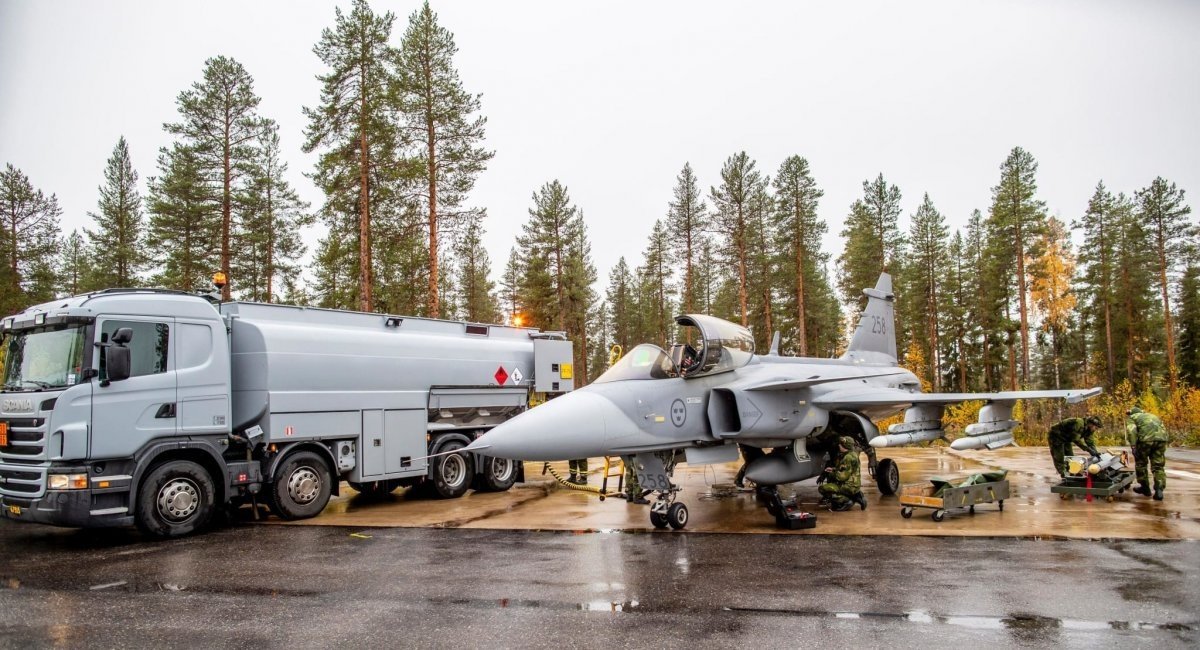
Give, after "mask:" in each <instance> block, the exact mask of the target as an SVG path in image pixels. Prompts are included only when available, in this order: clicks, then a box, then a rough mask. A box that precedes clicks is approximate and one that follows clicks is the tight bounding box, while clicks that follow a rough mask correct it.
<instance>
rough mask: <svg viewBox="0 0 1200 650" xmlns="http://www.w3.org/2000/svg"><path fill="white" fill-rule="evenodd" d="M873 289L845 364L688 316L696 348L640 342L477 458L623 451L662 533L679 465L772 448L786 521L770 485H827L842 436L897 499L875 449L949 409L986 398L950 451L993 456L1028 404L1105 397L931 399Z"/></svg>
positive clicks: (1051, 394)
mask: <svg viewBox="0 0 1200 650" xmlns="http://www.w3.org/2000/svg"><path fill="white" fill-rule="evenodd" d="M864 293H865V294H866V295H867V297H868V300H867V307H866V310H865V311H864V312H863V314H862V317H861V318H860V319H859V322H858V329H856V330H855V332H854V337H853V339H852V340H851V341H850V347H849V348H848V349H847V350H846V353H845V354H843V355H842V356H841V358H838V359H816V358H800V357H782V356H779V353H778V346H779V338H778V335H776V338H775V340H774V341H773V342H772V345H771V350H770V352H768V353H767V354H766V355H756V354H755V353H754V338H753V337H752V336H751V335H750V332H749V330H747V329H746V328H744V327H740V326H738V325H735V324H733V323H730V322H727V321H724V320H721V319H719V318H713V317H711V316H704V315H699V314H688V315H684V316H679V317H677V318H676V319H675V320H676V322H677V323H678V324H679V325H680V326H681V327H684V328H694V331H692V332H691V336H690V337H684V338H683V340H692V341H696V342H697V346H696V347H695V348H693V347H692V346H691V345H688V344H686V343H678V344H676V345H674V346H672V347H671V350H670V351H669V352H668V351H665V350H663V349H662V348H659V347H658V346H655V345H649V344H643V345H639V346H637V347H635V348H633V349H632V350H630V351H629V352H628V353H627V354H626V355H625V356H624V357H622V358H621V359H620V361H618V362H617V363H616V364H614V365H613V366H612V367H611V368H609V369H608V371H607V372H605V373H604V374H603V375H601V376H600V377H599V378H598V379H596V380H595V381H594V382H593V383H592V384H591V385H589V386H587V387H585V388H582V389H579V390H576V391H574V392H572V393H568V394H566V395H562V396H560V397H557V398H555V399H553V400H550V401H549V402H547V403H545V404H543V405H541V406H538V407H537V408H534V409H531V410H529V411H527V412H525V413H523V414H521V415H519V416H517V417H515V418H513V419H511V420H509V421H507V422H505V423H503V424H501V425H499V426H497V427H496V428H494V429H492V430H491V431H490V432H488V433H486V434H484V435H483V436H482V437H480V438H479V439H477V440H476V441H475V442H474V443H472V444H471V445H470V446H468V447H467V449H468V450H477V451H485V450H486V453H487V454H488V455H489V456H495V457H499V458H511V459H515V460H531V461H552V460H553V461H557V460H566V459H571V458H588V457H596V456H623V457H625V458H626V462H630V461H632V462H633V464H634V467H635V469H636V471H637V474H638V479H639V481H640V482H641V485H642V487H643V488H648V489H651V490H653V491H654V493H655V494H656V496H657V499H656V502H655V503H654V504H653V505H652V507H651V509H650V510H651V513H650V519H651V521H652V522H653V523H654V525H655V526H656V527H659V528H663V527H666V526H668V525H670V526H671V527H673V528H682V527H683V526H684V525H685V524H686V523H687V507H686V506H685V505H684V504H683V503H681V502H677V500H676V497H677V495H678V493H679V487H678V486H677V485H676V484H674V483H673V482H672V481H671V475H672V470H673V468H674V465H675V463H676V462H678V461H683V462H686V463H688V464H689V465H697V464H708V463H727V462H731V461H735V460H737V459H738V446H739V445H744V446H749V447H758V448H760V449H764V450H765V449H769V450H770V452H769V453H766V454H765V455H761V457H758V458H756V459H754V460H752V461H750V463H749V465H748V466H747V467H746V474H745V475H746V478H748V479H750V480H751V481H753V482H754V483H755V485H757V486H759V488H760V489H763V488H766V494H765V498H764V500H765V501H766V502H767V506H768V510H770V511H771V512H772V514H776V515H777V513H778V509H779V508H780V507H781V503H780V502H779V501H778V493H777V491H775V490H774V489H773V486H778V485H781V484H785V483H793V482H797V481H803V480H805V479H808V478H812V477H815V476H817V475H818V474H819V473H820V472H821V471H822V470H823V468H824V466H825V462H826V457H827V454H828V453H829V452H834V451H836V445H837V442H836V439H837V436H839V435H848V436H852V437H853V438H855V439H856V440H857V441H858V443H859V445H860V446H861V447H862V449H863V451H865V452H866V454H867V458H868V466H869V468H870V474H871V475H872V476H873V477H874V478H875V481H876V483H877V484H878V486H879V490H880V492H882V493H883V494H894V493H895V492H896V491H897V490H898V489H899V487H900V472H899V470H898V469H897V467H896V463H895V462H894V461H892V460H891V459H879V458H877V457H876V453H875V450H876V449H879V448H884V447H894V446H901V445H907V444H912V443H916V442H922V441H929V440H934V439H937V438H941V437H943V435H944V433H943V431H942V411H943V408H944V407H945V406H946V405H947V404H953V403H956V402H963V401H967V400H983V401H984V402H985V405H984V406H983V408H982V409H981V410H980V412H979V421H978V422H977V423H975V424H971V425H969V426H968V427H967V428H966V432H965V433H966V436H964V437H961V438H959V439H958V440H955V441H954V442H953V443H952V445H951V446H952V447H953V448H955V449H979V448H988V449H995V448H998V447H1002V446H1005V445H1009V444H1012V441H1013V439H1012V431H1013V428H1014V427H1015V426H1016V425H1017V422H1016V421H1014V420H1013V419H1012V410H1013V406H1014V404H1015V403H1016V401H1017V400H1019V399H1043V398H1059V399H1065V400H1066V401H1067V402H1069V403H1073V402H1078V401H1080V400H1084V399H1087V398H1089V397H1092V396H1095V395H1098V394H1099V393H1100V389H1099V388H1093V389H1089V390H1047V391H1012V392H1000V393H923V392H921V384H920V381H919V380H918V379H917V377H916V376H915V375H914V374H913V373H911V372H909V371H907V370H905V369H904V368H901V367H898V365H897V357H896V337H895V332H894V328H893V322H894V317H893V311H894V309H893V307H894V305H893V303H894V300H895V298H894V296H893V294H892V279H891V276H889V275H888V274H886V273H884V274H883V275H881V276H880V277H879V282H878V283H877V284H876V285H875V288H874V289H865V290H864ZM901 410H906V411H905V417H904V422H903V423H901V424H896V425H893V426H891V427H889V428H888V432H887V434H881V433H880V432H879V430H878V428H877V427H876V426H875V424H873V422H872V420H879V419H882V418H886V417H888V416H891V415H893V414H895V413H897V412H899V411H901ZM831 434H836V435H831ZM830 443H832V444H830ZM830 446H832V447H833V448H832V449H830ZM772 508H774V509H772ZM777 516H778V515H777Z"/></svg>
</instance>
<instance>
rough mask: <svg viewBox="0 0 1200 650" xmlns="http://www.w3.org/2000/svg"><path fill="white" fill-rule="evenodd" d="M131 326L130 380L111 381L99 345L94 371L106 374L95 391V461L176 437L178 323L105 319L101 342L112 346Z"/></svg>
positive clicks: (98, 330) (101, 321)
mask: <svg viewBox="0 0 1200 650" xmlns="http://www.w3.org/2000/svg"><path fill="white" fill-rule="evenodd" d="M123 328H129V329H130V330H132V331H133V338H132V339H131V340H130V341H129V357H130V364H129V379H126V380H123V381H114V382H108V385H107V386H106V385H105V383H106V382H107V378H108V372H107V369H106V368H105V363H104V348H102V347H95V351H94V354H95V356H93V357H92V364H93V365H92V367H93V368H98V369H99V371H100V376H99V378H98V379H97V382H96V387H95V389H94V391H93V393H92V426H93V427H94V429H93V432H92V435H91V445H92V449H91V454H90V455H91V457H92V458H129V457H131V456H133V455H134V454H135V453H136V452H137V451H138V450H139V449H141V448H142V447H143V446H145V445H146V443H148V442H150V441H151V440H153V439H155V438H161V437H164V436H173V435H175V434H176V431H177V425H176V417H175V408H176V401H177V397H178V396H177V391H176V386H175V381H176V372H175V367H176V366H175V347H176V342H175V338H176V337H175V319H173V318H160V317H144V316H114V317H104V318H100V319H99V320H98V322H97V323H96V333H97V334H96V337H97V340H96V342H98V343H108V342H109V340H110V339H111V338H112V335H113V334H114V333H115V332H116V331H117V330H118V329H123Z"/></svg>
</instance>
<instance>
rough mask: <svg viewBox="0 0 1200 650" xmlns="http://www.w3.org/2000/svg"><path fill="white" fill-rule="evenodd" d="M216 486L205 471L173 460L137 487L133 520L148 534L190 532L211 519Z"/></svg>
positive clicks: (172, 534) (177, 535) (199, 467)
mask: <svg viewBox="0 0 1200 650" xmlns="http://www.w3.org/2000/svg"><path fill="white" fill-rule="evenodd" d="M215 501H216V488H215V486H214V485H213V480H212V477H211V476H209V475H208V470H206V469H204V468H203V467H201V466H200V465H198V464H196V463H193V462H191V461H189V460H173V461H170V462H167V463H163V464H162V465H159V466H157V467H155V468H153V469H151V470H150V472H149V473H147V474H146V478H145V479H144V480H143V481H142V484H141V486H140V487H139V488H138V498H137V505H136V507H135V511H134V521H135V522H136V523H137V527H138V528H140V529H141V530H142V532H144V533H146V534H147V535H153V536H155V537H182V536H184V535H190V534H192V533H194V532H196V531H198V530H200V529H201V528H203V527H204V525H205V524H207V523H208V521H209V519H211V518H212V514H213V510H214V508H215V505H214V504H215Z"/></svg>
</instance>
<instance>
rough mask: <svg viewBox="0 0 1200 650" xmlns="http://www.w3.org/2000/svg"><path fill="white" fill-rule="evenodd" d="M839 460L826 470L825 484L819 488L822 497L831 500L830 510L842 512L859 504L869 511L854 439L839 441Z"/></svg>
mask: <svg viewBox="0 0 1200 650" xmlns="http://www.w3.org/2000/svg"><path fill="white" fill-rule="evenodd" d="M838 454H839V456H838V459H837V463H836V464H835V466H834V467H826V468H825V476H826V478H825V482H823V483H821V484H820V485H819V486H817V489H818V490H819V491H820V492H821V496H822V497H824V498H826V499H829V509H830V510H835V511H838V512H842V511H845V510H849V509H850V508H853V507H854V504H855V503H857V504H858V505H859V507H860V508H862V509H863V510H866V509H867V498H866V497H864V496H863V493H862V473H861V469H860V468H859V464H858V447H857V446H855V444H854V438H851V437H850V436H842V437H841V438H840V439H839V440H838Z"/></svg>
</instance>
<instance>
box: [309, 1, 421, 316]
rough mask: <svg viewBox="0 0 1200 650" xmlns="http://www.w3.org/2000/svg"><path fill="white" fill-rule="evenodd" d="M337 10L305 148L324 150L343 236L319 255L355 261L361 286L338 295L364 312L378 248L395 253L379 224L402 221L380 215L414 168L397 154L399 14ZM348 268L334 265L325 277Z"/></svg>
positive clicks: (370, 301)
mask: <svg viewBox="0 0 1200 650" xmlns="http://www.w3.org/2000/svg"><path fill="white" fill-rule="evenodd" d="M334 11H335V13H336V18H335V25H334V27H333V28H332V29H330V28H326V29H324V30H322V32H321V40H320V41H319V42H318V43H317V45H316V47H314V48H313V52H314V53H315V54H316V55H317V57H318V58H320V59H321V62H322V63H323V64H325V65H326V66H327V67H328V68H329V71H328V73H326V74H323V75H319V76H318V77H317V79H318V80H319V81H320V82H321V103H320V105H319V106H317V107H316V108H308V107H305V109H304V115H305V117H307V118H308V127H307V128H306V130H305V142H304V152H305V153H312V152H313V151H317V150H320V151H321V155H320V157H319V159H318V161H317V168H316V171H315V172H314V173H313V180H314V181H315V182H316V184H317V186H318V187H319V188H321V190H322V191H323V192H324V193H325V205H324V206H322V209H321V216H322V218H323V219H324V220H325V222H326V223H327V224H328V226H329V229H330V233H331V237H333V238H335V239H336V240H337V245H336V246H334V245H333V240H330V245H328V246H326V247H325V248H323V250H322V252H323V253H325V255H323V256H319V258H320V259H327V260H328V261H329V262H330V263H336V264H347V263H348V264H350V267H349V270H350V271H351V272H352V273H353V274H354V276H355V278H356V286H355V287H354V288H353V289H351V288H349V287H344V286H343V287H341V288H340V289H339V292H338V294H337V295H336V297H337V298H339V299H341V298H343V297H349V298H350V299H351V300H352V301H353V302H352V304H354V305H356V306H357V307H358V309H360V310H362V311H372V310H373V309H374V308H375V301H374V297H373V294H374V290H375V286H376V281H375V277H374V264H373V260H374V258H375V256H376V252H377V251H379V250H387V249H386V248H384V247H383V246H381V245H380V243H379V242H377V241H374V238H375V236H376V231H377V230H379V224H377V223H376V221H384V220H386V218H387V217H391V218H393V219H396V218H398V217H397V215H395V214H391V215H380V214H379V213H380V212H381V211H386V210H387V209H388V206H390V205H391V203H392V202H393V201H394V199H395V195H396V187H395V186H396V183H397V182H398V177H399V176H402V175H403V174H404V173H406V172H407V171H408V170H407V169H406V168H405V167H404V166H403V165H401V164H400V162H399V161H398V160H397V156H396V153H395V148H396V146H397V138H398V133H397V127H396V122H395V119H394V117H393V111H392V106H391V101H390V99H389V93H391V92H392V91H393V89H394V88H395V85H396V81H395V73H394V72H393V70H392V67H391V65H390V61H391V60H392V59H393V50H392V48H391V47H390V46H388V38H389V37H390V36H391V32H392V24H393V23H394V22H395V20H396V17H395V15H394V14H392V13H391V12H388V13H385V14H383V15H376V14H375V13H374V12H372V11H371V7H370V6H369V5H368V4H367V2H366V0H354V6H353V8H352V9H351V11H350V14H349V15H348V16H347V15H345V14H343V13H342V11H341V9H335V10H334ZM334 233H336V234H334ZM351 238H352V239H353V241H354V242H355V244H356V246H355V249H354V252H353V254H350V252H349V251H347V250H346V245H345V244H346V243H347V241H348V240H350V239H351ZM393 238H394V235H393ZM335 249H336V251H337V252H338V255H336V256H334V255H332V253H333V251H334V250H335ZM342 272H344V269H335V268H327V269H324V270H322V271H321V272H320V275H325V276H332V275H334V274H338V273H342ZM408 281H409V280H405V282H408ZM328 295H330V296H332V295H333V294H328ZM331 306H333V305H331ZM337 306H342V305H337ZM344 306H350V305H344Z"/></svg>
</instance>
